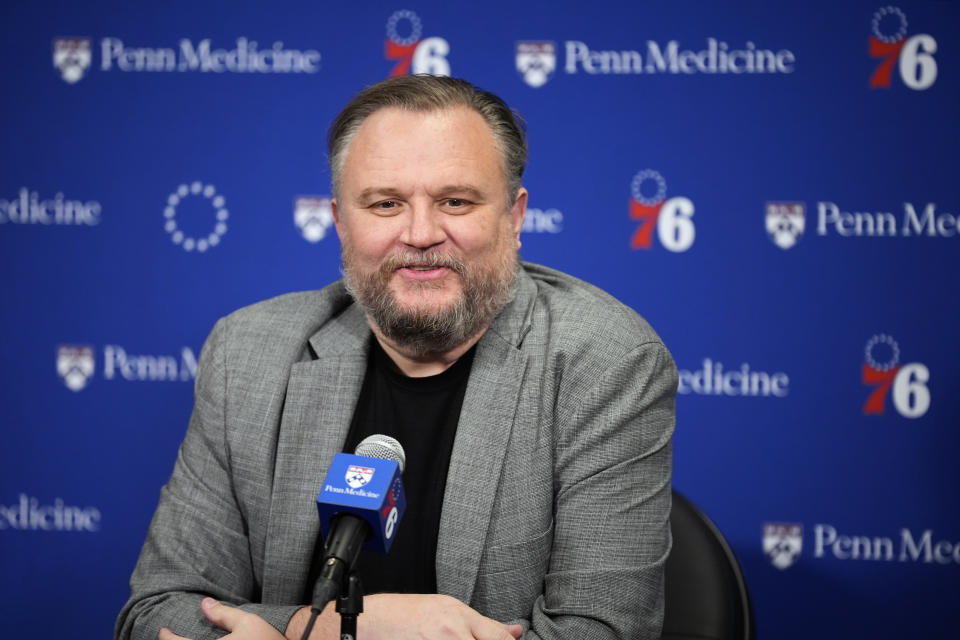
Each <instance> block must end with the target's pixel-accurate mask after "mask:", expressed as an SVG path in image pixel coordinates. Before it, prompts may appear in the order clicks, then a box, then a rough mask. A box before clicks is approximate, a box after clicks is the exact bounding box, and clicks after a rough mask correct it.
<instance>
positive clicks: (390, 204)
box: [373, 200, 397, 209]
mask: <svg viewBox="0 0 960 640" xmlns="http://www.w3.org/2000/svg"><path fill="white" fill-rule="evenodd" d="M396 206H397V203H396V201H394V200H384V201H383V202H378V203H377V204H375V205H373V207H374V209H393V208H395V207H396Z"/></svg>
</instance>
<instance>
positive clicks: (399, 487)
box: [317, 453, 407, 553]
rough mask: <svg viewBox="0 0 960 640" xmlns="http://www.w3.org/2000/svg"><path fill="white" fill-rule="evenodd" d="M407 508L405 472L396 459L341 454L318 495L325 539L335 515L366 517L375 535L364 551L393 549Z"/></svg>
mask: <svg viewBox="0 0 960 640" xmlns="http://www.w3.org/2000/svg"><path fill="white" fill-rule="evenodd" d="M406 507H407V499H406V495H405V494H404V492H403V482H402V481H401V469H400V465H399V464H398V463H397V461H396V460H385V459H382V458H369V457H367V456H358V455H355V454H352V453H338V454H336V455H335V456H334V458H333V463H332V464H331V465H330V469H329V471H327V477H326V478H325V479H324V481H323V488H322V489H321V490H320V493H319V494H317V513H318V515H319V516H320V528H321V530H322V532H323V537H324V539H327V537H328V536H329V535H330V526H331V523H332V521H333V518H334V516H337V515H340V514H346V513H349V514H352V515H355V516H357V517H359V518H363V519H364V520H365V521H366V522H367V523H368V524H369V525H370V531H371V532H372V535H371V536H370V537H369V538H368V539H367V541H366V542H365V543H364V545H363V550H364V551H375V552H377V553H386V552H387V551H389V550H390V545H391V544H392V543H393V537H394V534H395V533H396V528H397V523H398V522H399V521H400V518H401V517H402V516H403V512H404V510H405V509H406Z"/></svg>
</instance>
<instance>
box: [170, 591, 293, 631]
mask: <svg viewBox="0 0 960 640" xmlns="http://www.w3.org/2000/svg"><path fill="white" fill-rule="evenodd" d="M200 608H201V609H202V610H203V615H205V616H207V620H209V621H210V622H212V623H213V624H215V625H217V626H218V627H220V628H221V629H226V630H227V631H229V632H230V633H229V634H227V635H226V636H224V637H225V638H233V639H234V640H284V638H283V636H282V635H280V632H279V631H277V630H276V629H274V628H273V627H272V626H270V623H268V622H267V621H266V620H264V619H263V618H261V617H260V616H258V615H255V614H252V613H247V612H246V611H243V610H242V609H237V608H234V607H230V606H227V605H225V604H221V603H219V602H217V601H216V600H214V599H213V598H204V599H203V602H201V603H200ZM157 640H190V639H189V638H184V637H183V636H178V635H177V634H175V633H174V632H173V631H170V629H160V633H158V634H157Z"/></svg>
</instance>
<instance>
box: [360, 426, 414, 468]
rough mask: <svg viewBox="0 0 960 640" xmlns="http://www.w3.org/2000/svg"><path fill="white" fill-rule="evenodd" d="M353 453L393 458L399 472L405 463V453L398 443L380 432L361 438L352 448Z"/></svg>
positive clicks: (385, 458)
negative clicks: (355, 446)
mask: <svg viewBox="0 0 960 640" xmlns="http://www.w3.org/2000/svg"><path fill="white" fill-rule="evenodd" d="M354 454H355V455H358V456H365V457H367V458H380V459H381V460H393V461H394V462H396V463H397V465H398V466H399V467H400V473H403V468H404V466H406V463H407V455H406V454H405V453H404V452H403V447H402V446H400V443H399V442H397V441H396V440H395V439H393V438H391V437H390V436H385V435H383V434H382V433H375V434H373V435H372V436H367V437H366V438H364V439H363V440H361V441H360V444H358V445H357V448H356V449H355V450H354Z"/></svg>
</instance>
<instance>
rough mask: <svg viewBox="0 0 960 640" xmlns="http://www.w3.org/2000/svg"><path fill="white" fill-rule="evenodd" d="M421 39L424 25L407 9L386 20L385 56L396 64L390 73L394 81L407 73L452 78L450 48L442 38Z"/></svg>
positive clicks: (394, 13) (395, 12) (418, 17)
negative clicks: (448, 56) (448, 57)
mask: <svg viewBox="0 0 960 640" xmlns="http://www.w3.org/2000/svg"><path fill="white" fill-rule="evenodd" d="M422 35H423V22H421V21H420V16H418V15H417V14H416V13H414V12H413V11H408V10H406V9H401V10H400V11H394V12H393V14H392V15H391V16H390V18H388V19H387V40H386V42H385V43H384V56H385V57H386V59H387V60H396V61H397V63H396V64H395V65H394V66H393V69H392V70H391V71H390V77H391V78H393V77H395V76H404V75H407V74H408V73H412V74H418V73H427V74H430V75H433V76H449V75H450V63H449V62H447V55H448V54H449V53H450V44H449V43H448V42H447V41H446V40H444V39H443V38H437V37H431V38H423V39H421V36H422Z"/></svg>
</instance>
